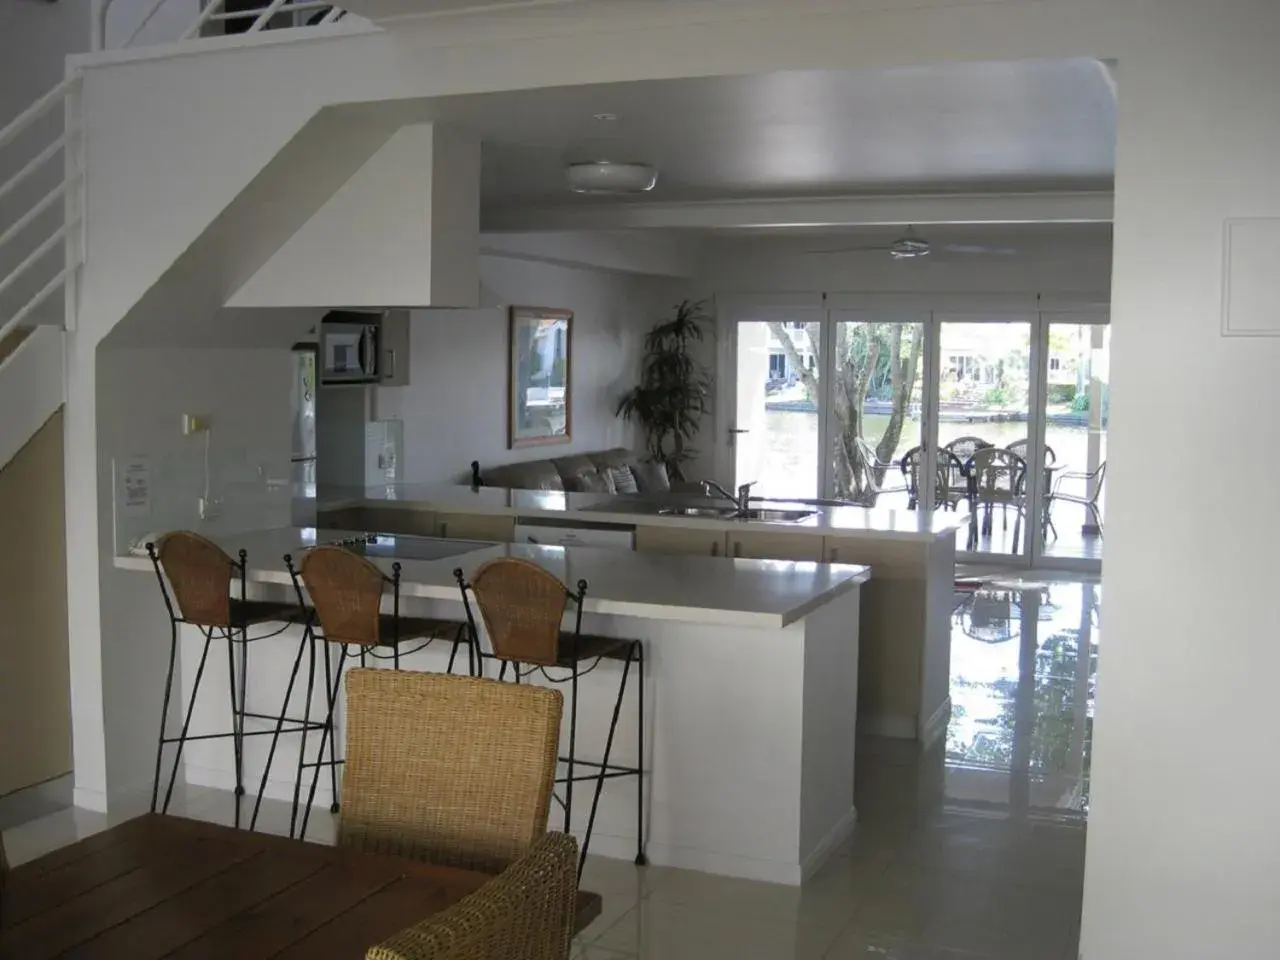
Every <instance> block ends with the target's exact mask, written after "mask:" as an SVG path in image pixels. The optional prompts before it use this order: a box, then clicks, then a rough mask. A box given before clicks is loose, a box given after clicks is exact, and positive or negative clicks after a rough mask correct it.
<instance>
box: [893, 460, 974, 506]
mask: <svg viewBox="0 0 1280 960" xmlns="http://www.w3.org/2000/svg"><path fill="white" fill-rule="evenodd" d="M898 465H899V467H900V468H901V469H902V477H903V479H904V480H905V481H906V484H907V509H908V510H914V509H916V507H917V506H918V505H919V503H920V473H921V471H922V470H923V469H924V447H912V448H911V449H910V450H908V451H907V452H906V453H905V454H903V455H902V459H901V460H900V461H898ZM935 469H936V474H935V482H934V492H933V502H934V504H935V505H936V506H940V507H942V508H943V509H944V510H954V509H956V506H957V505H958V504H959V503H960V501H961V500H964V499H966V498H967V497H968V496H969V489H968V484H967V483H966V481H965V475H964V464H963V463H961V462H960V459H959V458H958V457H957V456H956V455H955V454H954V453H952V452H951V451H950V450H939V451H938V463H937V465H936V468H935Z"/></svg>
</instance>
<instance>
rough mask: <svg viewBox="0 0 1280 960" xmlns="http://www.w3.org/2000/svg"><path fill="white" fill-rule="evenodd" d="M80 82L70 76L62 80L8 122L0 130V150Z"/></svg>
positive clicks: (77, 77) (77, 78)
mask: <svg viewBox="0 0 1280 960" xmlns="http://www.w3.org/2000/svg"><path fill="white" fill-rule="evenodd" d="M79 82H80V77H79V76H70V77H67V79H65V80H63V81H62V82H61V83H60V84H58V85H57V86H56V87H54V88H53V89H52V90H50V91H49V92H48V93H46V94H45V95H44V96H43V97H41V98H40V99H39V100H37V101H36V102H35V103H33V104H32V105H31V106H29V107H27V109H25V110H23V111H22V112H21V113H20V114H18V115H17V116H16V117H14V118H13V119H12V120H10V121H9V123H8V125H7V126H6V127H5V128H4V129H3V130H0V149H3V148H4V147H7V146H8V145H9V144H10V143H12V142H13V141H14V140H16V139H17V138H18V137H19V136H20V135H21V134H22V133H23V132H24V131H25V130H26V129H27V128H28V127H29V126H31V125H32V124H33V123H35V122H36V121H37V120H39V119H40V118H41V117H43V116H44V115H45V114H46V113H48V112H49V111H50V110H52V109H53V108H54V107H56V106H58V104H60V103H62V100H63V98H64V97H66V95H67V94H68V93H70V92H71V90H72V89H73V88H74V87H75V86H76V84H78V83H79Z"/></svg>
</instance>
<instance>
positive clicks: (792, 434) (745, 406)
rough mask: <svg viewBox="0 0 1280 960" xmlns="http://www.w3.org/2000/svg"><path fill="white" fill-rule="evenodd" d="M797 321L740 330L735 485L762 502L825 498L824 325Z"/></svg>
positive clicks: (813, 319)
mask: <svg viewBox="0 0 1280 960" xmlns="http://www.w3.org/2000/svg"><path fill="white" fill-rule="evenodd" d="M795 316H796V317H797V319H779V320H745V321H741V322H739V323H738V324H737V325H736V333H737V349H736V358H735V362H736V365H737V369H736V371H735V372H736V376H737V387H736V393H735V399H736V406H737V410H736V416H735V421H736V422H735V426H734V427H733V428H732V434H731V436H732V442H733V449H734V454H733V459H734V482H735V483H739V484H741V483H754V484H755V487H754V488H753V489H752V491H751V492H752V495H753V496H757V497H778V498H786V497H799V498H804V499H811V498H814V497H817V496H818V495H819V487H818V436H819V433H820V422H821V404H822V389H821V388H822V384H821V376H822V357H821V344H822V333H821V331H822V324H821V323H820V322H819V318H818V317H819V315H818V314H813V315H811V316H806V312H805V311H798V312H797V313H796V314H795Z"/></svg>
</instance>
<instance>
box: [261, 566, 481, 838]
mask: <svg viewBox="0 0 1280 960" xmlns="http://www.w3.org/2000/svg"><path fill="white" fill-rule="evenodd" d="M284 562H285V566H286V567H288V569H289V576H290V577H291V578H292V579H293V588H294V592H295V594H296V595H297V598H298V607H299V609H300V610H302V611H304V612H308V611H309V614H308V615H307V619H306V624H307V630H306V632H307V634H308V635H309V636H310V637H311V641H312V644H313V646H312V657H313V662H314V657H315V650H316V648H315V644H316V643H317V642H322V643H323V644H324V674H325V681H324V682H325V691H324V693H325V702H326V712H325V719H324V722H323V724H321V725H320V726H321V732H320V749H319V751H318V753H317V754H316V760H315V762H314V763H308V762H306V740H307V737H306V733H305V731H304V732H303V735H302V743H301V745H300V746H299V750H298V774H297V779H296V780H295V781H294V788H293V811H292V814H291V816H290V821H289V835H290V836H293V835H294V832H295V829H297V827H298V822H297V821H298V804H299V801H300V799H301V791H302V778H303V776H304V771H305V770H306V769H308V768H313V771H314V772H313V773H312V777H311V787H310V790H309V791H308V794H307V802H306V807H305V809H304V810H303V814H302V824H301V829H300V830H299V831H298V833H299V835H300V836H302V837H305V836H306V833H307V822H308V820H309V818H310V815H311V805H312V803H313V802H314V801H315V795H316V788H317V786H318V784H319V780H320V768H321V767H325V766H327V767H328V768H329V781H330V786H331V788H332V791H333V793H332V796H333V802H332V804H331V805H330V808H329V809H330V811H331V812H332V813H337V812H338V810H339V802H338V769H337V768H338V767H339V766H340V765H341V764H342V762H343V761H342V760H340V759H338V758H336V757H335V755H334V745H333V741H334V732H333V715H334V710H335V708H336V706H337V702H338V690H339V688H340V686H341V684H342V675H343V670H344V669H345V667H346V664H347V661H348V660H349V659H351V660H354V659H359V660H360V665H361V666H364V665H365V664H366V662H367V659H366V658H367V657H368V656H369V655H372V656H374V657H376V658H379V659H388V658H387V656H386V655H385V654H379V653H378V652H377V650H379V649H385V648H387V647H390V649H391V654H390V657H389V659H391V660H392V664H393V666H394V668H395V669H396V670H399V669H400V656H401V644H403V643H405V642H406V641H411V640H420V641H422V644H421V646H419V647H418V648H416V649H419V650H420V649H422V647H425V646H427V645H428V644H430V643H431V642H433V641H435V640H440V639H443V640H445V641H447V642H451V643H452V644H453V651H452V653H451V655H450V657H449V666H448V671H449V672H450V673H452V672H453V667H454V661H455V660H456V659H457V656H458V648H459V647H460V646H466V648H467V663H468V667H469V670H470V672H475V665H476V660H475V656H474V654H473V647H472V644H471V641H470V636H469V633H468V630H467V624H466V623H464V622H461V621H457V620H436V619H432V618H428V617H405V616H401V614H400V564H399V563H393V564H392V565H391V570H392V573H391V576H389V577H388V576H387V575H386V574H384V573H383V572H382V571H381V570H380V569H378V567H377V566H376V565H375V564H374V563H372V562H371V561H370V560H368V559H367V558H366V557H363V556H360V555H358V554H356V553H353V552H352V551H351V550H349V549H347V548H346V547H341V546H322V547H314V548H312V549H311V550H308V551H307V552H306V554H305V555H304V556H303V558H302V562H301V563H300V564H299V565H298V566H297V567H295V566H294V564H293V557H292V556H290V555H287V554H286V555H285V558H284ZM387 587H390V588H391V613H383V612H382V599H383V594H384V593H385V592H386V588H387ZM304 590H305V594H304ZM305 597H310V599H311V606H310V607H308V605H307V602H306V599H305ZM450 634H451V635H452V636H450ZM334 647H337V653H338V659H337V665H336V668H335V667H334V666H333V665H332V663H331V660H330V651H331V650H332V649H333V648H334ZM312 677H313V679H312V681H311V682H310V683H309V684H308V687H307V699H306V707H305V712H306V715H307V716H308V717H309V716H311V704H312V698H313V694H314V689H315V685H314V673H313V674H312ZM326 746H328V749H329V759H328V760H325V759H324V753H325V748H326ZM269 772H270V766H268V768H267V770H266V771H264V772H263V786H264V787H265V784H266V777H267V773H269Z"/></svg>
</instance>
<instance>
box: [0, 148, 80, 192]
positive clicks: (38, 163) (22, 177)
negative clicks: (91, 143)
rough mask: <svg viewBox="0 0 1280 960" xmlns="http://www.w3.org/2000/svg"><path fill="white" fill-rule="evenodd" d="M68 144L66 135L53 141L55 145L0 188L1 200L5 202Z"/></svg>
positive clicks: (33, 159)
mask: <svg viewBox="0 0 1280 960" xmlns="http://www.w3.org/2000/svg"><path fill="white" fill-rule="evenodd" d="M66 143H67V135H66V134H65V133H64V134H63V135H62V136H60V137H58V139H57V140H55V141H53V143H51V144H49V145H48V146H47V147H45V148H44V149H43V150H41V151H40V152H39V153H38V154H36V155H35V156H34V157H32V158H31V159H30V160H29V161H28V162H27V164H26V166H24V167H23V168H22V169H21V170H19V171H18V172H17V173H15V174H14V175H13V176H12V177H10V178H9V179H8V181H7V182H6V183H5V184H4V185H3V186H0V200H3V199H4V198H5V197H6V196H8V195H9V193H10V192H11V191H13V190H15V189H17V188H18V187H19V186H21V185H22V183H23V182H24V181H26V179H27V178H28V177H30V176H31V175H32V174H33V173H35V172H36V171H37V170H39V169H40V168H41V167H43V166H44V165H45V164H46V163H48V162H49V161H50V160H52V159H53V158H54V157H55V156H57V154H58V151H59V150H61V149H62V148H63V147H64V146H66Z"/></svg>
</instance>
